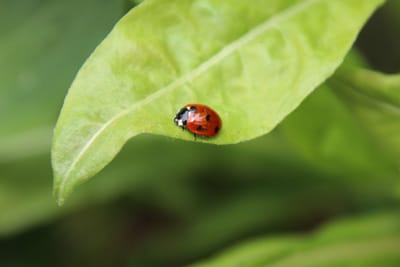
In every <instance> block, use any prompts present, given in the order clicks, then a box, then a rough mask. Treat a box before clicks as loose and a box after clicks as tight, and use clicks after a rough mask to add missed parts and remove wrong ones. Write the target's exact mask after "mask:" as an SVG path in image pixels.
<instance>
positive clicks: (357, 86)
mask: <svg viewBox="0 0 400 267" xmlns="http://www.w3.org/2000/svg"><path fill="white" fill-rule="evenodd" d="M329 84H330V85H331V87H332V88H334V90H335V92H336V93H337V94H338V95H339V96H341V98H342V99H343V100H344V102H345V103H347V104H348V106H349V108H350V109H352V110H353V112H354V115H355V116H356V117H357V118H358V119H359V121H360V123H361V124H362V125H363V126H364V129H366V130H367V131H368V132H369V133H370V135H371V136H372V137H373V138H374V143H375V144H377V145H378V146H379V147H380V148H381V149H382V150H383V151H385V152H386V153H385V154H386V156H387V158H389V159H390V161H391V162H393V164H396V165H397V174H398V176H399V170H400V160H399V157H400V135H399V132H400V75H399V74H397V75H394V74H393V75H386V74H382V73H378V72H374V71H371V70H365V69H360V68H348V67H345V68H341V69H340V70H339V71H338V72H337V74H336V75H335V76H334V77H333V78H332V79H331V80H329Z"/></svg>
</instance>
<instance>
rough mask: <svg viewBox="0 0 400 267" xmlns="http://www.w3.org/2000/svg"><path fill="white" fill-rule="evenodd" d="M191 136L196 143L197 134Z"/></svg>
mask: <svg viewBox="0 0 400 267" xmlns="http://www.w3.org/2000/svg"><path fill="white" fill-rule="evenodd" d="M193 136H194V141H196V140H197V134H195V133H194V134H193Z"/></svg>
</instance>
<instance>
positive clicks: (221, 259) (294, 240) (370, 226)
mask: <svg viewBox="0 0 400 267" xmlns="http://www.w3.org/2000/svg"><path fill="white" fill-rule="evenodd" d="M399 225H400V216H399V214H398V212H393V213H386V214H380V215H374V216H366V217H364V218H356V219H352V220H350V219H348V220H342V221H338V222H336V223H333V224H331V225H329V226H327V227H325V228H324V229H322V230H321V231H319V232H317V233H315V234H309V235H305V236H300V235H297V236H295V235H293V236H286V237H274V238H273V237H269V238H265V239H259V240H256V241H253V242H248V243H247V244H241V245H238V246H237V247H236V248H233V249H230V250H228V251H227V252H224V253H223V254H222V255H220V256H217V257H216V258H215V259H211V260H209V261H206V262H204V263H200V264H195V265H193V266H196V267H227V266H236V267H249V266H251V267H258V266H260V267H261V266H263V267H272V266H273V267H277V266H279V267H284V266H296V267H300V266H307V267H308V266H320V267H323V266H324V267H327V266H371V267H373V266H398V264H400V254H399V247H400V227H399Z"/></svg>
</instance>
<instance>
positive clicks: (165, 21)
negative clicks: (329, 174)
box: [52, 0, 383, 204]
mask: <svg viewBox="0 0 400 267" xmlns="http://www.w3.org/2000/svg"><path fill="white" fill-rule="evenodd" d="M382 2H383V1H382V0H368V1H365V0H351V1H349V0H338V1H328V0H286V1H281V0H280V1H278V0H275V1H264V0H257V1H252V3H251V4H248V3H247V2H245V1H239V0H236V1H230V2H229V3H228V2H226V1H216V0H202V1H192V0H173V1H162V0H148V1H145V2H143V3H142V4H141V5H139V6H138V7H137V8H134V9H133V10H132V11H131V12H130V13H129V14H127V15H126V16H125V17H124V18H122V19H121V21H120V22H119V23H118V24H117V25H116V26H115V28H114V30H113V31H112V32H111V33H110V34H109V36H108V37H107V38H106V39H105V40H104V41H103V42H102V43H101V44H100V45H99V47H98V48H97V49H96V50H95V52H94V53H93V54H92V56H91V57H90V58H89V59H88V60H87V61H86V63H85V64H84V66H83V67H82V68H81V70H80V72H79V73H78V75H77V77H76V79H75V80H74V82H73V84H72V86H71V88H70V90H69V93H68V96H67V97H66V100H65V103H64V106H63V109H62V112H61V115H60V117H59V120H58V123H57V127H56V129H55V133H54V141H53V150H52V162H53V169H54V174H55V180H54V193H55V195H56V198H57V200H58V202H59V203H60V204H61V203H63V201H64V199H65V197H66V196H67V195H68V194H69V193H70V192H71V191H72V189H73V187H74V186H75V185H77V184H78V183H81V182H83V181H85V180H87V179H88V178H89V177H91V176H93V175H94V174H95V173H96V172H98V171H99V170H100V169H102V168H103V167H104V166H105V165H106V164H108V163H109V162H110V161H111V160H112V158H113V157H114V156H115V155H116V154H117V153H118V151H119V150H120V149H121V147H122V146H123V144H124V143H125V142H126V141H127V140H128V139H129V138H131V137H133V136H135V135H138V134H141V133H152V134H160V135H166V136H170V137H175V138H181V139H187V140H193V137H192V136H191V135H189V134H188V133H185V132H182V131H179V129H177V128H176V126H175V125H174V124H173V123H172V118H173V116H174V115H175V113H176V112H177V111H178V110H179V109H180V108H181V107H182V106H183V105H184V104H186V103H190V102H191V103H193V102H194V103H203V104H206V105H209V106H211V107H213V108H214V109H215V110H217V111H218V112H219V113H220V116H221V118H222V120H223V129H222V131H221V132H220V134H219V135H218V136H217V137H216V138H214V139H212V141H211V140H205V139H203V140H201V141H207V142H208V141H209V142H213V143H215V144H228V143H237V142H241V141H245V140H249V139H252V138H255V137H257V136H260V135H262V134H265V133H268V132H269V131H271V130H272V129H273V128H274V127H275V126H276V125H277V124H278V123H279V122H280V121H282V119H283V118H284V117H285V116H286V115H287V114H288V113H290V112H291V111H292V110H293V109H295V108H296V107H297V106H298V105H299V104H300V103H301V101H302V100H303V99H304V98H305V97H306V96H307V95H308V94H309V93H310V92H312V90H313V89H315V88H316V87H317V86H318V85H319V84H320V83H322V82H323V81H324V80H325V79H326V78H327V77H329V76H330V75H331V74H332V73H333V71H334V70H335V69H336V67H337V66H338V65H339V64H340V63H341V61H342V60H343V58H344V56H345V54H346V52H347V51H348V50H349V48H350V47H351V45H352V43H353V42H354V39H355V38H356V36H357V34H358V32H359V30H360V29H361V27H362V25H363V24H364V22H365V21H366V19H367V18H368V17H369V16H370V14H371V13H372V12H373V11H374V10H375V9H376V8H377V6H378V5H379V4H381V3H382Z"/></svg>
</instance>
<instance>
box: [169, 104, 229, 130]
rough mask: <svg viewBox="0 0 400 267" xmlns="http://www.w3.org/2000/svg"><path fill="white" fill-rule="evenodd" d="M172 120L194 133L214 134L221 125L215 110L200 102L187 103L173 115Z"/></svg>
mask: <svg viewBox="0 0 400 267" xmlns="http://www.w3.org/2000/svg"><path fill="white" fill-rule="evenodd" d="M174 122H175V124H176V125H177V126H179V127H181V128H182V129H188V130H189V131H190V132H192V133H193V134H194V137H195V138H196V135H202V136H214V135H216V134H217V133H218V132H219V131H220V130H221V127H222V122H221V119H220V117H219V116H218V114H217V112H215V111H214V110H212V109H211V108H209V107H207V106H205V105H201V104H187V105H185V106H184V107H183V108H182V109H181V110H180V111H179V112H178V113H177V114H176V116H175V118H174Z"/></svg>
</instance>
